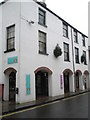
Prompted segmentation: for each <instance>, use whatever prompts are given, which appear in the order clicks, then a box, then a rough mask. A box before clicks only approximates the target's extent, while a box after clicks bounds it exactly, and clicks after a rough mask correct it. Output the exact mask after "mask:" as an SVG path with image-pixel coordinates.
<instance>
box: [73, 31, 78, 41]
mask: <svg viewBox="0 0 90 120" xmlns="http://www.w3.org/2000/svg"><path fill="white" fill-rule="evenodd" d="M74 42H76V43H78V35H77V31H76V30H74Z"/></svg>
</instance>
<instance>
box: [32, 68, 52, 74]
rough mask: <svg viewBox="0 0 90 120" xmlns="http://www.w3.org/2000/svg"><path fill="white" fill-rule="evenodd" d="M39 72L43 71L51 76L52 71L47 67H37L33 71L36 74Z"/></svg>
mask: <svg viewBox="0 0 90 120" xmlns="http://www.w3.org/2000/svg"><path fill="white" fill-rule="evenodd" d="M39 71H45V72H48V73H49V74H52V71H51V70H50V69H49V68H47V67H39V68H37V69H36V70H35V71H34V73H35V74H36V73H37V72H39Z"/></svg>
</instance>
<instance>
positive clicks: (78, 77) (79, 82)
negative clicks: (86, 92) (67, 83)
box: [75, 70, 82, 91]
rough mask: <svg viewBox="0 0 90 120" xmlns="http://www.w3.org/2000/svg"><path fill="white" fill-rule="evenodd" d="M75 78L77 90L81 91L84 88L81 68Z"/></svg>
mask: <svg viewBox="0 0 90 120" xmlns="http://www.w3.org/2000/svg"><path fill="white" fill-rule="evenodd" d="M75 78H76V79H75V80H76V81H75V86H76V91H79V90H80V89H82V72H81V71H80V70H77V71H76V75H75Z"/></svg>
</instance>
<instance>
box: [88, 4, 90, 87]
mask: <svg viewBox="0 0 90 120" xmlns="http://www.w3.org/2000/svg"><path fill="white" fill-rule="evenodd" d="M89 21H90V2H89V3H88V46H89V55H90V22H89ZM88 68H89V78H90V56H89V65H88ZM89 86H90V82H89Z"/></svg>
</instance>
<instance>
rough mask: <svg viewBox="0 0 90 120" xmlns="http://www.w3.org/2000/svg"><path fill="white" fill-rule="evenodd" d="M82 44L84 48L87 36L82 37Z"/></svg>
mask: <svg viewBox="0 0 90 120" xmlns="http://www.w3.org/2000/svg"><path fill="white" fill-rule="evenodd" d="M82 44H83V46H85V36H84V35H82Z"/></svg>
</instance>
